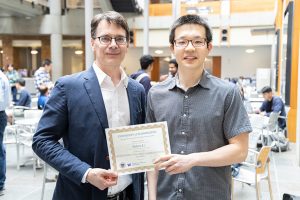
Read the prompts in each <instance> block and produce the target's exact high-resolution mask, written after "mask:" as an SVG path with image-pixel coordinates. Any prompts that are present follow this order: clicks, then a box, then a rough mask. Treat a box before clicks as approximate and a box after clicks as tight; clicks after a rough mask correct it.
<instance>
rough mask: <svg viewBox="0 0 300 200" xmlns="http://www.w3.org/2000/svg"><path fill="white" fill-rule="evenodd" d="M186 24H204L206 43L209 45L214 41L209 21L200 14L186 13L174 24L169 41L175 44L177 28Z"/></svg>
mask: <svg viewBox="0 0 300 200" xmlns="http://www.w3.org/2000/svg"><path fill="white" fill-rule="evenodd" d="M185 24H198V25H200V26H203V27H204V28H205V37H206V43H207V47H208V44H209V43H210V42H211V41H212V31H211V29H210V27H209V25H208V23H207V22H206V21H205V20H204V19H203V18H202V17H200V16H199V15H184V16H181V17H179V18H178V19H177V20H176V21H175V22H174V23H173V25H172V27H171V32H170V35H169V42H170V44H171V45H173V44H174V39H175V30H176V28H178V27H179V26H182V25H185Z"/></svg>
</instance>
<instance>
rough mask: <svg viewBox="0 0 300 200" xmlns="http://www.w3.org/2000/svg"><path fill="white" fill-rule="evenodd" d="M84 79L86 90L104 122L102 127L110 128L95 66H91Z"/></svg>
mask: <svg viewBox="0 0 300 200" xmlns="http://www.w3.org/2000/svg"><path fill="white" fill-rule="evenodd" d="M84 79H85V82H84V87H85V89H86V92H87V94H88V95H89V97H90V100H91V102H92V104H93V106H94V108H95V110H96V113H97V116H98V118H99V120H100V122H101V124H102V127H103V128H104V129H106V128H108V122H107V114H106V110H105V105H104V101H103V97H102V92H101V89H100V87H99V82H98V79H97V76H96V74H95V72H94V69H93V67H90V68H89V69H88V70H87V71H86V75H85V77H84Z"/></svg>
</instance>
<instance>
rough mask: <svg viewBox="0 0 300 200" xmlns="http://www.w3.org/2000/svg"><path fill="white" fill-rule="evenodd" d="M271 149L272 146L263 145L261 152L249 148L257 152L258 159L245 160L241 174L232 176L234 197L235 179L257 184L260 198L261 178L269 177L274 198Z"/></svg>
mask: <svg viewBox="0 0 300 200" xmlns="http://www.w3.org/2000/svg"><path fill="white" fill-rule="evenodd" d="M270 151H271V147H270V146H263V147H262V148H261V150H260V151H259V152H257V151H254V150H251V149H249V153H254V154H256V159H255V161H254V163H249V162H243V163H242V166H241V168H240V171H239V174H238V175H237V176H235V177H232V197H233V191H234V181H238V182H241V183H243V184H244V183H246V184H248V185H250V186H255V188H256V197H257V200H260V199H261V198H260V196H261V194H260V183H261V180H263V179H267V180H268V185H269V192H270V198H271V200H273V195H272V187H271V180H270V158H269V154H270ZM232 199H233V198H232Z"/></svg>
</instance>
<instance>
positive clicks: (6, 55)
mask: <svg viewBox="0 0 300 200" xmlns="http://www.w3.org/2000/svg"><path fill="white" fill-rule="evenodd" d="M2 50H3V54H2V63H3V66H4V67H5V66H6V65H7V64H10V63H13V62H14V56H13V46H12V39H11V37H10V36H3V37H2Z"/></svg>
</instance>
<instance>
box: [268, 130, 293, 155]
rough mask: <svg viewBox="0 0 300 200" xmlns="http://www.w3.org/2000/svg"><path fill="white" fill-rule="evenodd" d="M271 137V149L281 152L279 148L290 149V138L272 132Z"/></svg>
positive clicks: (282, 149)
mask: <svg viewBox="0 0 300 200" xmlns="http://www.w3.org/2000/svg"><path fill="white" fill-rule="evenodd" d="M269 137H270V139H271V141H272V144H271V146H272V147H271V151H274V152H279V148H280V150H281V151H287V150H288V149H289V145H290V143H289V140H288V139H287V138H285V137H284V136H280V135H275V134H272V135H269Z"/></svg>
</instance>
